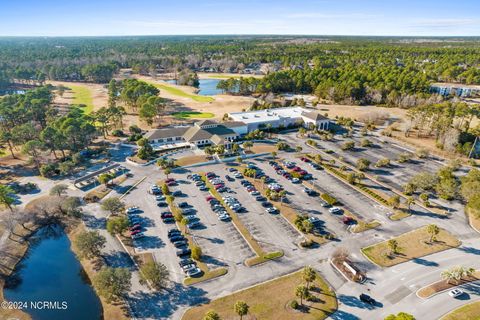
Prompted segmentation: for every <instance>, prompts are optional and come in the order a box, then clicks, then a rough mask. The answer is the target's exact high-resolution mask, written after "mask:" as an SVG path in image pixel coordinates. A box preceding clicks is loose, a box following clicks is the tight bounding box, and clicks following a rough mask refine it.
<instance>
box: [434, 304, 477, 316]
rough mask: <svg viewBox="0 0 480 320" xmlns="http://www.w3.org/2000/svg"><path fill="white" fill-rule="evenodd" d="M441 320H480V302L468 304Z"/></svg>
mask: <svg viewBox="0 0 480 320" xmlns="http://www.w3.org/2000/svg"><path fill="white" fill-rule="evenodd" d="M440 319H441V320H478V319H480V301H477V302H473V303H469V304H466V305H464V306H462V307H460V308H458V309H455V310H454V311H452V312H450V313H449V314H447V315H446V316H443V317H442V318H440Z"/></svg>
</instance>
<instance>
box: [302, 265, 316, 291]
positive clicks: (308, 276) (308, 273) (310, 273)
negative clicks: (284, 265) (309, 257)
mask: <svg viewBox="0 0 480 320" xmlns="http://www.w3.org/2000/svg"><path fill="white" fill-rule="evenodd" d="M302 278H303V280H304V281H305V282H306V283H307V290H308V289H309V288H310V283H311V282H313V281H315V279H316V278H317V274H316V272H315V270H313V268H312V267H311V266H305V267H304V268H303V271H302Z"/></svg>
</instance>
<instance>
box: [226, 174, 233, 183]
mask: <svg viewBox="0 0 480 320" xmlns="http://www.w3.org/2000/svg"><path fill="white" fill-rule="evenodd" d="M225 179H227V180H228V181H235V179H234V178H232V177H230V176H229V175H228V174H227V175H225Z"/></svg>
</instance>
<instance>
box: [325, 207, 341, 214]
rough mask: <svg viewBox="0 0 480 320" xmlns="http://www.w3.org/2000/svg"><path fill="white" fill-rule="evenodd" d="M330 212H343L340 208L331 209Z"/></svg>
mask: <svg viewBox="0 0 480 320" xmlns="http://www.w3.org/2000/svg"><path fill="white" fill-rule="evenodd" d="M328 211H330V213H340V212H342V209H340V208H339V207H331V208H330V209H328Z"/></svg>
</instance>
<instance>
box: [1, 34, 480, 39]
mask: <svg viewBox="0 0 480 320" xmlns="http://www.w3.org/2000/svg"><path fill="white" fill-rule="evenodd" d="M270 36H272V37H315V38H322V37H325V38H326V37H332V38H333V37H339V38H342V37H344V38H347V37H352V38H420V39H424V38H437V39H445V38H479V39H480V35H445V36H443V35H374V34H371V35H356V34H280V33H278V34H267V33H257V34H255V33H253V34H222V33H217V34H215V33H211V34H125V35H115V34H111V35H108V34H105V35H59V36H55V35H53V36H52V35H16V36H7V35H0V39H2V38H128V37H270Z"/></svg>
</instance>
